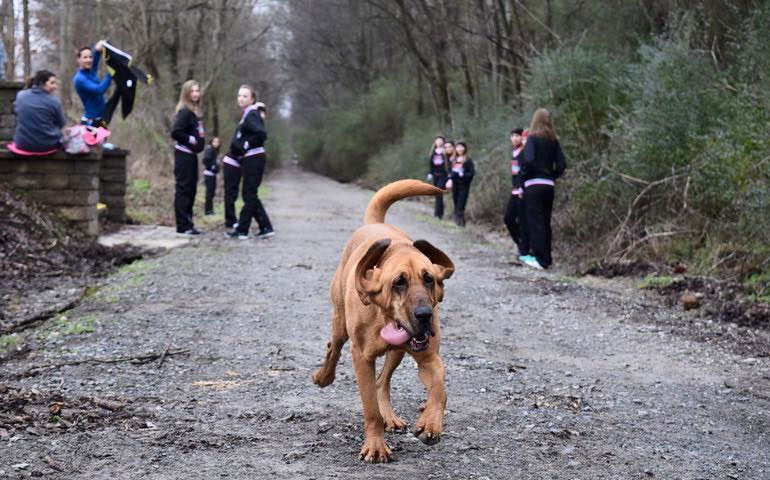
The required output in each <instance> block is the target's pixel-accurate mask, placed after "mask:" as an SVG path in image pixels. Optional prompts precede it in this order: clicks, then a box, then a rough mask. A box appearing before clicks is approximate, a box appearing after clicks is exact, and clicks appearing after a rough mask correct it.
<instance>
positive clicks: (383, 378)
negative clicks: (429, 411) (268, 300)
mask: <svg viewBox="0 0 770 480" xmlns="http://www.w3.org/2000/svg"><path fill="white" fill-rule="evenodd" d="M404 353H405V352H404V351H403V350H388V353H387V354H386V355H385V363H384V364H383V366H382V370H381V371H380V375H379V376H378V377H377V403H378V404H379V405H380V415H382V420H383V421H384V422H385V430H386V431H389V432H392V431H396V430H405V429H406V427H407V425H406V422H405V421H403V420H402V419H400V418H399V417H398V416H397V415H396V412H395V411H394V410H393V404H391V403H390V379H391V377H392V376H393V372H394V371H395V370H396V368H397V367H398V365H399V364H400V363H401V360H402V359H403V358H404Z"/></svg>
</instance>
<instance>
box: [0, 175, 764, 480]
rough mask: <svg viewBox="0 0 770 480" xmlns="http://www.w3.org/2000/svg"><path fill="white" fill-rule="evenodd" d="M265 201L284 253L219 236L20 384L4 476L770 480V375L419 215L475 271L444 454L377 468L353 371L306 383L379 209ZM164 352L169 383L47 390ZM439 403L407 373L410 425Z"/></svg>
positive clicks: (404, 221) (165, 263) (141, 369)
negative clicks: (366, 216)
mask: <svg viewBox="0 0 770 480" xmlns="http://www.w3.org/2000/svg"><path fill="white" fill-rule="evenodd" d="M268 184H269V186H270V194H269V196H268V198H267V199H266V201H265V204H266V207H267V209H268V211H269V213H270V215H271V217H272V218H273V221H274V224H275V227H276V230H277V232H278V235H276V236H275V237H274V238H272V239H268V240H261V241H260V240H257V239H250V240H248V241H237V240H229V239H225V238H224V237H223V236H222V234H221V233H220V232H208V233H207V234H206V235H204V236H202V238H201V239H200V240H199V241H196V242H193V243H191V244H190V245H187V246H185V247H182V248H178V249H175V250H172V251H170V252H169V253H168V254H166V255H164V256H161V257H158V258H155V259H151V260H145V261H140V262H137V263H134V264H131V265H129V266H128V267H125V268H124V269H123V270H122V271H120V272H119V273H117V274H115V275H112V276H111V277H110V278H109V279H107V280H106V281H105V282H104V283H103V285H102V286H101V288H99V289H98V290H97V291H96V292H95V293H93V294H92V295H91V296H89V297H88V299H87V300H86V301H85V302H84V303H82V304H81V305H80V306H78V307H77V308H76V309H74V310H71V311H69V312H67V314H66V315H65V317H64V318H62V317H60V318H57V319H54V320H52V321H49V322H48V323H47V324H46V325H45V326H43V327H40V328H38V329H37V330H35V331H34V332H33V334H34V342H33V345H34V348H33V350H32V351H31V352H26V353H24V352H23V353H21V354H19V355H17V356H16V357H13V358H11V359H9V360H7V361H6V362H5V363H4V364H3V365H2V373H0V399H3V398H4V399H5V403H4V404H3V405H4V406H3V408H2V410H0V427H2V428H0V478H29V477H30V476H33V477H34V476H43V477H45V478H62V479H102V478H111V479H124V478H125V479H129V478H130V479H139V478H141V479H177V478H178V479H191V478H196V479H197V478H205V479H209V478H238V479H241V478H244V479H245V478H292V479H293V478H297V479H311V478H315V479H321V478H402V477H403V476H406V475H410V476H412V477H414V478H457V479H482V478H488V479H498V478H519V479H530V478H531V479H542V478H557V479H598V478H602V479H615V478H617V479H632V478H663V479H674V478H684V479H698V478H703V479H712V478H713V479H717V478H719V479H722V478H736V479H738V478H740V479H768V478H770V388H768V387H769V386H770V359H769V358H753V357H743V356H738V355H735V354H732V353H729V352H728V351H727V350H725V349H723V348H721V347H716V346H714V345H712V344H707V343H699V342H695V341H691V340H688V339H687V338H684V337H682V336H678V335H671V334H670V332H669V331H668V329H667V328H665V327H661V325H660V324H659V323H656V322H655V318H656V317H659V316H662V315H671V314H672V313H671V312H666V311H665V310H661V309H660V308H658V307H652V306H649V305H644V304H640V303H639V302H637V301H636V300H635V299H633V298H628V297H627V296H626V295H624V294H623V293H622V291H620V290H619V291H616V292H613V291H610V290H600V289H595V288H589V287H587V286H584V285H583V284H581V283H580V282H576V281H572V280H570V279H568V278H566V277H562V276H559V274H558V273H538V272H533V271H529V270H524V269H523V268H521V267H517V266H514V265H511V264H510V263H509V262H508V260H510V259H511V258H512V255H511V254H510V253H509V252H505V251H503V250H501V249H500V248H499V246H496V244H495V243H490V242H488V241H486V240H485V239H484V238H483V236H482V235H481V233H480V230H476V229H474V228H469V229H466V230H464V231H463V230H459V229H457V228H456V227H454V226H453V225H451V224H449V223H446V222H443V223H439V222H436V221H434V220H433V219H431V218H430V216H429V213H430V211H431V206H430V204H427V203H419V202H401V203H400V204H397V205H396V206H394V207H393V208H392V209H391V212H390V214H389V216H388V221H389V222H390V223H394V224H396V225H398V226H399V227H401V228H403V229H404V230H405V231H406V232H407V233H409V234H410V235H411V236H412V238H414V239H418V238H425V239H428V240H429V241H430V242H431V243H433V244H434V245H436V246H438V247H439V248H442V249H443V250H444V251H445V252H446V253H447V254H448V255H449V256H450V257H451V258H452V259H453V260H454V262H455V264H456V267H457V271H456V273H455V275H454V276H453V277H452V278H451V279H450V280H448V281H447V283H446V297H445V300H444V303H443V306H442V315H441V317H442V322H443V339H442V356H443V359H444V362H445V364H446V367H447V391H448V397H449V399H448V403H447V408H448V412H447V416H446V423H445V435H444V437H443V439H442V441H441V443H439V444H438V445H437V446H435V447H427V446H425V445H423V444H422V443H420V442H419V441H417V440H416V439H415V438H414V437H413V436H412V435H411V434H386V439H387V441H388V442H389V444H390V445H391V447H392V448H393V451H394V456H395V461H394V462H393V463H391V464H387V465H367V464H364V463H363V462H361V461H359V460H358V457H357V454H358V451H359V449H360V447H361V443H362V440H363V439H362V417H361V411H360V406H359V397H358V392H357V389H356V385H355V382H354V380H353V374H352V369H351V364H350V363H351V362H350V353H349V351H348V350H347V349H345V350H344V353H343V356H342V360H341V365H340V367H339V368H338V375H337V380H336V382H335V383H334V384H333V385H331V386H330V387H327V388H325V389H323V390H321V389H319V388H318V387H316V386H315V385H313V384H312V382H311V380H310V375H311V373H312V372H313V371H314V370H315V369H316V368H317V367H318V365H319V364H320V362H321V359H322V356H323V353H324V345H325V342H326V341H327V339H328V337H329V329H330V304H329V298H328V284H329V282H330V281H331V278H332V276H333V274H334V269H335V268H336V264H337V261H338V259H339V254H340V252H341V249H342V246H343V245H344V243H345V241H346V239H347V237H348V235H349V234H350V233H351V232H352V231H353V230H354V229H355V228H357V227H358V226H359V225H360V223H361V221H362V218H363V212H364V209H365V207H366V204H367V202H368V200H369V198H370V196H371V192H368V191H364V190H361V189H359V188H357V187H355V186H352V185H342V184H338V183H335V182H333V181H331V180H328V179H325V178H322V177H318V176H315V175H312V174H308V173H300V172H297V171H293V170H285V171H280V172H277V173H276V174H274V175H273V176H272V177H271V178H270V179H269V181H268ZM557 260H558V259H557ZM166 348H168V353H167V355H166V356H165V358H163V363H162V366H160V367H159V364H160V359H158V358H155V359H153V360H152V361H150V362H149V363H143V364H139V363H131V362H128V361H121V362H116V363H94V362H90V363H83V364H79V365H68V366H61V367H56V368H43V369H38V370H30V369H31V368H32V367H35V366H41V365H46V364H51V363H62V362H66V361H73V360H83V359H87V358H99V359H101V360H106V359H120V358H122V357H132V356H142V355H145V354H148V353H156V354H157V353H162V352H163V351H164V350H165V349H166ZM180 350H182V352H179V351H180ZM184 350H189V351H187V352H185V351H184ZM423 401H424V390H423V389H422V386H421V385H420V383H419V381H418V380H417V375H416V368H415V365H414V362H413V361H411V360H409V359H408V358H407V359H406V360H405V361H404V363H403V364H402V365H401V367H400V368H399V370H397V371H396V374H395V375H394V384H393V403H394V406H395V408H396V411H397V412H398V413H399V414H400V415H401V416H402V417H403V418H405V419H407V420H408V421H409V422H414V421H415V419H416V418H417V415H418V412H417V408H418V407H419V405H420V404H421V403H422V402H423ZM56 405H59V407H60V408H61V411H60V412H59V411H58V410H57V407H56Z"/></svg>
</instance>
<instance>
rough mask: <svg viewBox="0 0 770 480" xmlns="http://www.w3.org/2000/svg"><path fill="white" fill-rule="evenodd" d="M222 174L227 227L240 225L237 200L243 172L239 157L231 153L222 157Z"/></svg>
mask: <svg viewBox="0 0 770 480" xmlns="http://www.w3.org/2000/svg"><path fill="white" fill-rule="evenodd" d="M222 176H223V180H224V183H225V227H227V228H235V227H237V226H238V217H236V216H235V200H236V199H237V198H238V191H239V190H240V187H241V177H242V176H243V172H242V169H241V162H240V160H239V159H238V157H235V156H234V155H232V154H231V153H228V154H227V155H225V156H224V158H222Z"/></svg>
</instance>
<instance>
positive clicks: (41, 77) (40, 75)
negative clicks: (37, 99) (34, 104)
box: [24, 70, 56, 88]
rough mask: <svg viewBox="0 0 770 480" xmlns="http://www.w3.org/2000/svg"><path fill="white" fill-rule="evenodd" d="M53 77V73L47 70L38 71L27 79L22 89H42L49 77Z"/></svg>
mask: <svg viewBox="0 0 770 480" xmlns="http://www.w3.org/2000/svg"><path fill="white" fill-rule="evenodd" d="M55 76H56V74H55V73H53V72H50V71H48V70H38V71H37V72H35V75H34V76H32V77H29V78H28V79H27V80H26V81H25V82H24V88H32V87H42V86H43V85H45V83H46V82H47V81H48V80H49V79H50V78H51V77H55Z"/></svg>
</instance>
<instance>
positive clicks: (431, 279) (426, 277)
mask: <svg viewBox="0 0 770 480" xmlns="http://www.w3.org/2000/svg"><path fill="white" fill-rule="evenodd" d="M423 280H425V283H426V284H428V285H431V284H433V277H431V276H430V273H426V274H425V276H424V277H423Z"/></svg>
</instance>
